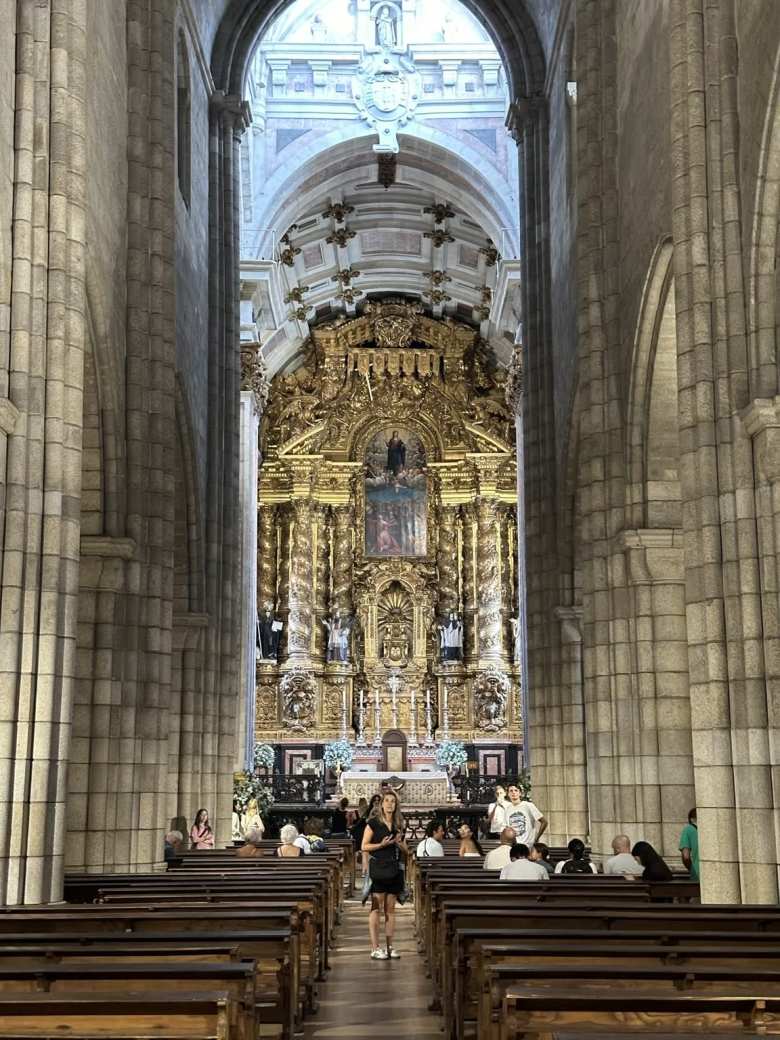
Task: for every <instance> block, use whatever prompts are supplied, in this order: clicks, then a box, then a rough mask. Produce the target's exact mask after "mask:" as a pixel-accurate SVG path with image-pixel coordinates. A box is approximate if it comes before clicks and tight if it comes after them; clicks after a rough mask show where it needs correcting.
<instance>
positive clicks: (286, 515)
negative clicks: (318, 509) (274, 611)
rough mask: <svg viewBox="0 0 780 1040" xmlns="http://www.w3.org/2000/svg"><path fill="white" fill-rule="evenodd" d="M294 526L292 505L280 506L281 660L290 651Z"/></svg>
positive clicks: (278, 565) (278, 579) (278, 586)
mask: <svg viewBox="0 0 780 1040" xmlns="http://www.w3.org/2000/svg"><path fill="white" fill-rule="evenodd" d="M291 526H292V506H289V505H287V506H279V507H278V508H277V510H276V544H277V565H276V566H277V583H276V584H277V595H278V597H279V607H278V609H279V617H280V619H281V621H282V623H283V625H284V627H283V628H282V636H281V640H280V645H279V661H280V662H281V661H284V660H285V659H286V658H287V652H288V649H287V648H288V635H289V625H288V619H289V614H290V531H291Z"/></svg>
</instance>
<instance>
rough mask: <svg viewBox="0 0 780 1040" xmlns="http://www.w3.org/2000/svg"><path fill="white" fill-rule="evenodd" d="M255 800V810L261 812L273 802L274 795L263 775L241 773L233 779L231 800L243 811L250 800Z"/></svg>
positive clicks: (261, 813)
mask: <svg viewBox="0 0 780 1040" xmlns="http://www.w3.org/2000/svg"><path fill="white" fill-rule="evenodd" d="M253 800H254V801H255V802H257V811H258V812H259V813H260V815H261V816H262V815H263V813H265V811H266V810H267V809H268V808H269V807H270V806H271V805H273V802H274V796H273V794H272V793H271V788H270V786H269V784H268V780H267V779H266V778H265V777H264V776H253V775H250V774H249V773H241V774H239V775H238V776H236V778H235V780H234V781H233V801H234V802H235V803H236V804H237V805H238V807H239V809H240V810H241V812H245V811H246V808H247V806H248V805H249V803H250V802H251V801H253Z"/></svg>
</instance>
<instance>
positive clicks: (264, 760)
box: [254, 744, 276, 769]
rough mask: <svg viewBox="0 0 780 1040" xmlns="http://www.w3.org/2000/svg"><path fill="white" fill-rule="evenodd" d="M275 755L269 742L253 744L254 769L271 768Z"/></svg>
mask: <svg viewBox="0 0 780 1040" xmlns="http://www.w3.org/2000/svg"><path fill="white" fill-rule="evenodd" d="M275 760H276V756H275V755H274V749H273V748H272V747H271V745H270V744H255V754H254V763H255V769H273V767H274V762H275Z"/></svg>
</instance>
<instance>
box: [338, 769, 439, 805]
mask: <svg viewBox="0 0 780 1040" xmlns="http://www.w3.org/2000/svg"><path fill="white" fill-rule="evenodd" d="M383 780H389V781H391V783H393V784H395V782H396V781H399V780H400V781H402V782H403V785H404V786H403V788H402V789H401V791H400V792H399V795H398V797H399V799H400V801H401V805H406V806H412V805H420V806H423V805H426V806H431V805H446V804H447V801H448V792H449V785H448V783H447V774H446V773H444V772H442V771H440V770H431V771H430V772H423V771H422V770H415V771H414V772H405V773H383V772H379V771H377V770H373V769H372V770H362V769H348V770H347V771H346V772H344V773H342V774H341V788H342V791H343V793H344V797H346V798H349V802H350V805H356V804H357V802H358V799H360V798H367V799H369V798H371V795H372V794H376V793H377V791H378V790H379V785H380V784H381V782H382V781H383Z"/></svg>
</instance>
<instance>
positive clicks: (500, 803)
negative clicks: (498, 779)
mask: <svg viewBox="0 0 780 1040" xmlns="http://www.w3.org/2000/svg"><path fill="white" fill-rule="evenodd" d="M505 800H506V788H504V787H502V786H501V784H496V800H495V801H494V802H491V803H490V805H489V806H488V826H489V828H490V833H491V834H500V833H501V831H502V830H503V829H504V827H506V810H505V808H504V802H505Z"/></svg>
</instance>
